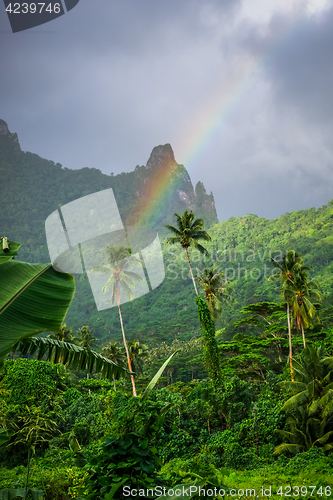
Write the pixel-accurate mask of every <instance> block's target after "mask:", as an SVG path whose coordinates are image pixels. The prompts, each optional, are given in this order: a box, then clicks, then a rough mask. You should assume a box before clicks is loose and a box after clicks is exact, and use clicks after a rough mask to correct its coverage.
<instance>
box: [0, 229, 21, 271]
mask: <svg viewBox="0 0 333 500" xmlns="http://www.w3.org/2000/svg"><path fill="white" fill-rule="evenodd" d="M8 246H9V249H8V250H7V251H4V250H3V245H2V237H1V236H0V264H4V263H5V262H9V261H10V260H12V259H13V258H14V257H15V255H17V251H18V249H19V248H20V246H21V243H16V241H8Z"/></svg>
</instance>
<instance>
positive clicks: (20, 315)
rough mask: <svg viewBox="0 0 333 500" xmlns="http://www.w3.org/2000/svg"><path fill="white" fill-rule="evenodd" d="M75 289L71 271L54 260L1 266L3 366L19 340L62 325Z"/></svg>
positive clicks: (0, 356)
mask: <svg viewBox="0 0 333 500" xmlns="http://www.w3.org/2000/svg"><path fill="white" fill-rule="evenodd" d="M74 292H75V280H74V277H73V276H71V275H70V274H66V273H59V272H57V271H55V270H54V269H53V267H52V265H51V264H27V263H25V262H16V261H10V262H5V263H4V264H2V265H1V266H0V366H1V364H2V363H3V360H4V358H5V356H6V355H7V354H8V353H9V352H10V350H11V348H12V346H13V345H14V344H16V343H17V342H18V341H19V340H22V339H24V338H27V337H29V336H32V335H33V334H36V333H40V332H44V331H55V330H58V329H60V327H61V324H62V322H63V319H64V317H65V315H66V313H67V310H68V308H69V306H70V303H71V301H72V298H73V296H74Z"/></svg>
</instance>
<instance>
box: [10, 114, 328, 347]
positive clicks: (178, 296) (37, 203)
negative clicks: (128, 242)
mask: <svg viewBox="0 0 333 500" xmlns="http://www.w3.org/2000/svg"><path fill="white" fill-rule="evenodd" d="M2 123H4V122H2ZM0 125H1V121H0ZM3 130H4V129H3ZM0 132H1V127H0ZM166 171H167V173H168V176H167V179H168V184H167V188H166V189H165V192H166V196H165V200H164V202H163V203H162V204H159V205H158V210H156V211H155V212H154V213H152V214H148V215H147V216H146V220H145V221H144V222H146V223H147V224H149V225H152V226H154V227H156V228H157V229H158V230H159V234H160V237H161V239H162V241H164V243H163V253H164V262H165V269H166V278H165V280H164V282H163V283H162V284H161V285H160V286H159V287H157V288H156V289H155V290H153V291H152V292H150V293H149V294H147V295H144V296H143V297H140V298H138V299H136V300H135V301H133V302H128V303H126V304H123V305H122V313H123V319H124V327H125V330H126V333H127V338H128V339H129V340H132V339H134V338H138V339H139V340H141V341H144V342H149V343H150V344H157V343H159V342H161V341H166V342H168V343H171V342H172V341H173V340H174V339H175V338H181V339H189V338H190V337H191V335H192V334H193V333H196V334H198V333H199V328H200V325H199V321H198V319H197V310H196V305H195V301H194V298H195V293H194V289H193V284H192V282H191V280H190V278H189V271H188V264H187V261H186V254H185V251H184V250H183V249H181V248H179V249H178V248H177V247H171V246H167V245H166V244H165V238H166V237H167V236H168V234H167V231H166V230H165V229H162V227H163V225H164V224H166V223H169V224H174V223H175V220H174V218H173V213H174V212H175V211H178V212H180V213H182V212H183V211H184V210H185V209H191V208H193V210H194V212H195V214H196V215H197V216H201V217H203V218H204V220H205V221H206V228H209V231H208V232H209V234H210V235H211V237H212V242H211V243H210V244H209V245H207V248H208V249H209V250H210V254H211V255H210V258H206V259H203V258H202V256H200V255H198V253H197V252H195V251H194V252H193V251H192V252H191V253H190V256H191V261H192V263H193V267H194V268H195V267H199V268H200V269H202V268H204V267H208V266H212V265H214V266H216V267H218V268H219V269H221V270H224V271H225V273H226V274H227V276H228V278H229V279H230V280H231V281H232V284H233V288H234V290H235V298H236V299H237V304H236V305H235V307H234V310H233V311H229V310H225V311H224V313H223V317H222V319H221V320H220V322H219V323H218V325H217V327H218V328H220V327H222V326H224V327H227V329H226V331H227V332H228V335H229V336H230V337H231V336H232V335H233V333H237V329H235V328H234V327H233V322H234V321H236V320H238V319H240V314H239V312H238V311H239V310H240V309H241V308H242V307H243V306H245V305H247V304H251V303H256V302H260V301H279V300H280V294H279V284H275V283H268V282H267V279H266V278H267V277H268V276H269V275H270V273H271V270H272V266H271V264H270V257H274V258H278V257H279V255H281V252H282V251H283V250H284V249H286V250H291V249H296V250H297V251H299V252H301V253H302V254H303V257H304V260H305V263H306V264H307V265H311V266H313V268H314V269H313V272H312V273H311V277H315V278H316V279H317V280H318V281H319V282H320V283H321V284H322V291H323V292H324V296H325V300H324V304H323V308H324V309H325V307H328V306H329V305H330V303H331V299H332V295H331V294H332V283H333V276H332V257H333V251H332V248H333V247H332V243H333V230H332V220H333V201H331V202H329V203H328V204H327V205H326V206H324V207H322V208H320V209H318V210H316V209H315V208H310V209H308V210H301V211H297V212H290V213H287V214H285V215H282V216H281V217H279V218H277V219H272V220H267V219H263V218H259V217H257V216H256V215H251V214H250V215H246V216H244V217H238V218H234V217H231V218H230V219H229V220H227V221H224V222H221V223H217V218H216V212H215V206H214V199H213V196H212V195H207V194H206V192H205V189H204V187H203V185H202V183H198V185H197V186H196V189H195V190H194V189H193V187H192V184H191V181H190V178H189V176H188V174H187V172H186V170H185V168H184V167H183V166H181V165H178V164H177V163H176V162H175V160H174V158H173V153H172V150H171V147H170V146H169V145H165V146H160V147H157V148H154V150H153V153H152V155H151V157H150V159H149V161H148V163H147V165H146V166H143V167H136V169H135V171H134V172H130V173H123V174H120V175H117V176H114V177H113V176H107V175H105V174H102V173H101V172H100V171H99V170H97V169H88V168H84V169H81V170H78V171H72V170H68V169H63V168H62V167H61V165H59V164H54V163H53V162H50V161H47V160H44V159H42V158H40V157H39V156H37V155H34V154H32V153H23V152H22V151H21V150H20V148H19V145H18V142H17V136H16V134H10V132H9V131H8V129H5V133H2V134H1V133H0V196H1V198H0V199H1V200H2V209H1V235H2V234H5V235H6V236H8V237H9V238H10V239H12V240H16V241H20V242H22V243H23V247H22V250H21V251H20V254H19V258H20V259H21V260H27V261H29V262H46V261H48V260H49V256H48V252H47V248H46V240H45V231H44V221H45V219H46V218H47V216H48V215H49V214H50V213H51V212H52V211H54V210H56V209H57V208H58V207H60V206H62V205H64V204H65V203H68V202H69V201H72V200H75V199H77V198H79V197H81V196H84V195H87V194H90V193H94V192H96V191H99V190H102V189H106V188H109V187H112V188H113V189H114V193H115V196H116V199H117V203H118V206H119V210H120V213H121V216H122V219H123V221H127V222H129V221H132V223H135V222H136V216H138V217H139V216H140V215H141V214H142V208H143V207H144V204H145V203H146V202H147V199H148V198H149V199H151V197H152V196H153V195H154V193H153V191H152V190H153V189H154V186H155V185H156V184H155V181H156V179H158V177H159V176H160V175H164V174H165V173H166ZM138 217H137V220H138ZM125 223H126V222H125ZM76 283H77V291H76V296H75V298H74V301H73V303H72V305H71V307H70V310H69V313H68V316H67V319H66V321H67V324H68V325H69V326H73V328H74V329H76V328H79V327H80V326H82V325H83V324H89V326H90V327H92V328H94V329H95V333H96V335H97V336H98V337H99V338H100V339H101V340H106V339H115V340H116V339H120V338H121V331H120V326H119V318H118V311H117V308H115V307H114V308H111V309H107V310H104V311H97V309H96V306H95V302H94V299H93V295H92V292H91V289H90V286H89V283H88V279H87V277H86V275H84V274H82V275H76ZM228 325H229V326H228Z"/></svg>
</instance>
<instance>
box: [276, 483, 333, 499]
mask: <svg viewBox="0 0 333 500" xmlns="http://www.w3.org/2000/svg"><path fill="white" fill-rule="evenodd" d="M276 494H277V495H281V497H291V496H302V497H305V496H306V495H309V496H310V497H312V496H313V495H319V496H325V497H330V496H331V487H330V486H325V488H324V487H323V486H319V487H318V486H292V487H291V486H280V488H279V489H278V490H277V492H276Z"/></svg>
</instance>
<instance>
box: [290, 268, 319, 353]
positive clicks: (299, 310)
mask: <svg viewBox="0 0 333 500" xmlns="http://www.w3.org/2000/svg"><path fill="white" fill-rule="evenodd" d="M290 288H291V290H290V291H292V293H290V296H291V307H292V312H293V319H295V320H296V328H297V331H299V330H302V337H303V345H304V347H306V344H305V335H304V327H305V328H312V326H313V320H314V319H317V321H318V322H319V317H318V313H317V309H316V307H315V306H314V304H313V303H312V302H311V300H310V299H311V298H315V299H316V300H318V301H320V300H321V298H322V296H321V293H320V292H319V291H318V288H319V285H318V283H316V282H315V281H314V280H310V281H308V277H307V273H306V271H304V268H302V269H301V270H299V272H298V273H297V275H296V276H295V279H294V281H293V283H292V286H291V287H290Z"/></svg>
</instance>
